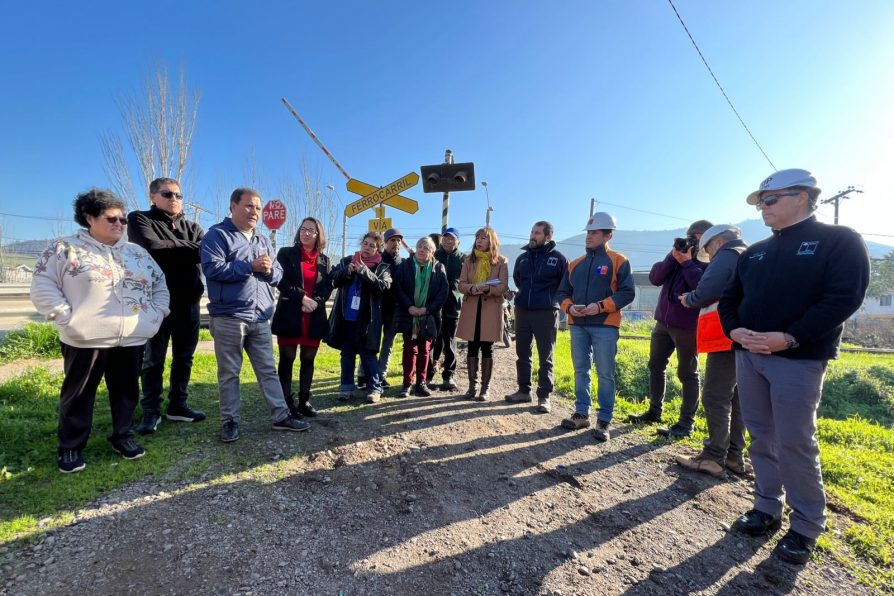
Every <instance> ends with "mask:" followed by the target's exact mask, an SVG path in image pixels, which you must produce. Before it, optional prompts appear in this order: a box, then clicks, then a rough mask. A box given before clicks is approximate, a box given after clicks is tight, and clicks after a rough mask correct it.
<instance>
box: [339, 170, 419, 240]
mask: <svg viewBox="0 0 894 596" xmlns="http://www.w3.org/2000/svg"><path fill="white" fill-rule="evenodd" d="M417 184H419V174H417V173H416V172H410V173H409V174H407V175H406V176H404V177H403V178H398V179H397V180H395V181H394V182H392V183H391V184H386V185H385V186H373V185H372V184H367V183H365V182H361V181H360V180H356V179H354V178H351V179H350V180H348V184H347V187H348V190H349V191H351V192H352V193H354V194H358V195H361V196H362V197H363V198H361V199H359V200H356V201H354V202H353V203H351V204H349V205H348V206H347V207H345V216H347V217H354V216H355V215H357V214H358V213H362V212H363V211H366V210H367V209H369V208H370V207H375V206H376V205H380V204H382V203H384V204H385V205H389V206H391V207H394V208H395V209H400V210H401V211H406V212H407V213H416V212H417V211H419V203H417V202H416V201H414V200H413V199H409V198H407V197H404V196H401V195H400V193H401V192H402V191H405V190H407V189H408V188H412V187H414V186H416V185H417ZM386 229H387V228H386Z"/></svg>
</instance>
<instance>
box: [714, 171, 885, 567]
mask: <svg viewBox="0 0 894 596" xmlns="http://www.w3.org/2000/svg"><path fill="white" fill-rule="evenodd" d="M819 194H820V189H819V188H818V187H817V185H816V178H814V177H813V175H812V174H811V173H810V172H808V171H806V170H801V169H789V170H780V171H779V172H776V173H774V174H772V175H770V176H769V177H767V178H766V179H764V181H763V182H761V184H760V186H759V187H758V190H756V191H754V192H752V193H751V194H750V195H748V198H747V199H746V201H747V202H748V204H749V205H754V206H756V207H757V209H758V210H759V211H760V212H761V217H762V218H763V220H764V224H765V225H767V226H768V227H769V228H771V229H772V230H773V235H772V236H770V237H769V238H767V239H766V240H761V241H760V242H757V243H755V244H752V245H751V246H750V247H749V248H748V249H747V250H746V251H745V252H744V253H742V256H741V257H739V260H738V264H737V266H736V272H735V275H734V276H733V278H732V280H731V281H730V283H729V284H728V285H727V286H726V289H725V290H724V292H723V294H722V295H721V297H720V303H719V304H718V312H719V313H720V322H721V324H722V325H723V330H724V332H726V335H727V336H728V337H729V338H730V339H732V340H733V342H735V343H734V344H733V348H734V349H735V350H736V380H737V381H738V383H739V399H740V403H741V407H742V418H743V419H744V420H745V427H746V428H747V429H748V434H750V435H751V448H750V449H749V454H750V455H751V463H752V464H753V465H754V508H753V509H751V510H750V511H748V512H746V513H745V514H743V515H742V516H740V517H739V519H737V520H736V523H735V524H734V527H735V528H736V529H737V530H739V531H741V532H744V533H746V534H750V535H753V536H759V535H762V534H766V533H768V532H772V531H775V530H778V529H779V527H780V526H781V524H782V514H783V510H784V504H788V505H789V506H790V507H791V514H790V515H789V523H790V529H789V531H788V532H787V533H786V535H785V536H784V537H783V538H782V539H781V540H780V541H779V542H778V543H777V545H776V551H775V552H776V555H777V556H778V557H779V558H781V559H782V560H784V561H788V562H790V563H798V564H803V563H806V562H807V561H808V560H809V559H810V555H811V554H812V553H813V550H814V548H815V547H816V539H817V538H818V537H819V535H820V534H821V533H822V532H823V530H824V529H825V526H826V513H825V509H826V495H825V491H824V489H823V476H822V470H821V469H820V458H819V445H818V444H817V441H816V410H817V408H818V407H819V402H820V396H821V394H822V391H823V375H824V374H825V372H826V365H827V363H828V362H829V360H830V359H832V358H837V357H838V344H839V342H840V341H841V332H842V329H843V325H844V322H845V321H846V320H847V319H848V317H850V316H851V315H852V314H854V313H855V312H856V311H857V309H858V308H860V305H861V304H862V303H863V298H864V297H865V295H866V288H867V287H868V285H869V256H868V255H867V253H866V245H865V244H864V243H863V239H862V238H861V237H860V235H859V234H857V233H856V232H855V231H854V230H851V229H850V228H846V227H844V226H831V225H827V224H824V223H820V222H818V221H817V220H816V216H815V215H813V211H814V210H815V209H816V203H817V198H818V197H819Z"/></svg>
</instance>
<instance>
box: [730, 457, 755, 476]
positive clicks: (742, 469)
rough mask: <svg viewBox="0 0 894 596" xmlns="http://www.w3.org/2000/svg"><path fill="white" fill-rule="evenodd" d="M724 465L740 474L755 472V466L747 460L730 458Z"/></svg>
mask: <svg viewBox="0 0 894 596" xmlns="http://www.w3.org/2000/svg"><path fill="white" fill-rule="evenodd" d="M723 466H724V467H725V468H726V469H727V470H729V471H730V472H732V473H733V474H736V475H738V476H750V475H752V474H754V466H752V465H751V464H750V463H748V462H747V461H745V460H741V461H740V460H738V459H729V458H727V459H726V461H724V462H723Z"/></svg>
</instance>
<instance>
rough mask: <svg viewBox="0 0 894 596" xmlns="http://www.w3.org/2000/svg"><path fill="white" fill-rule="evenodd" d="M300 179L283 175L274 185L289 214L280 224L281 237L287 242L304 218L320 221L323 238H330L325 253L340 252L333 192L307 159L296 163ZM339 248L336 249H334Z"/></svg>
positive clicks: (338, 224)
mask: <svg viewBox="0 0 894 596" xmlns="http://www.w3.org/2000/svg"><path fill="white" fill-rule="evenodd" d="M299 172H300V179H299V180H297V181H296V180H295V179H294V178H292V177H288V176H286V177H283V178H282V179H280V182H279V185H278V186H277V195H278V196H276V197H273V198H278V199H279V200H280V201H282V202H283V204H285V206H286V210H287V212H288V214H289V216H288V219H287V220H286V224H285V226H283V238H288V241H289V242H291V240H292V239H293V238H294V237H295V232H296V231H297V230H298V224H299V223H300V222H301V220H302V219H304V218H305V217H315V218H316V219H318V220H320V223H321V224H322V225H323V230H324V231H325V232H326V237H327V238H328V239H329V248H328V249H327V252H331V254H335V252H338V251H340V250H341V249H340V243H341V216H340V205H339V203H338V201H337V200H336V199H335V196H334V195H333V193H331V192H330V191H329V190H327V189H326V184H325V183H324V182H323V178H322V174H321V173H320V171H319V169H315V168H312V167H311V166H310V165H309V164H308V163H307V160H306V159H302V160H301V162H300V163H299ZM336 249H338V250H336Z"/></svg>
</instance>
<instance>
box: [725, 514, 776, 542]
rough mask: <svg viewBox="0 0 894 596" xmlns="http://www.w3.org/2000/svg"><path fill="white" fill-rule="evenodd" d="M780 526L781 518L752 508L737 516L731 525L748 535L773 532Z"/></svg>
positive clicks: (761, 534)
mask: <svg viewBox="0 0 894 596" xmlns="http://www.w3.org/2000/svg"><path fill="white" fill-rule="evenodd" d="M781 526H782V520H781V519H779V518H778V517H773V516H772V515H770V514H769V513H764V512H763V511H758V510H757V509H752V510H750V511H748V512H746V513H743V514H742V515H740V516H739V519H737V520H736V521H735V523H733V527H734V528H735V529H737V530H738V531H740V532H743V533H745V534H748V535H749V536H763V535H764V534H769V533H771V532H775V531H776V530H778V529H779V528H780V527H781Z"/></svg>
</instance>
